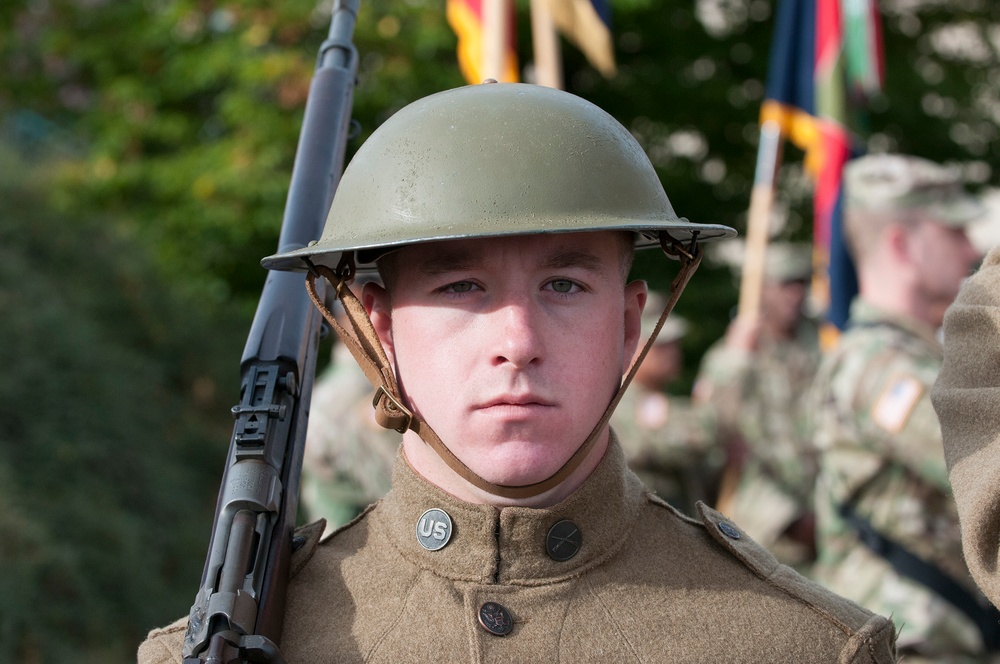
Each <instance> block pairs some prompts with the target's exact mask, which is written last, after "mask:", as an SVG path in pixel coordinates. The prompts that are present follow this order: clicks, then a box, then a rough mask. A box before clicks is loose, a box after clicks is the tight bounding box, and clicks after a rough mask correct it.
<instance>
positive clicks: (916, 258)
mask: <svg viewBox="0 0 1000 664" xmlns="http://www.w3.org/2000/svg"><path fill="white" fill-rule="evenodd" d="M909 249H910V256H911V258H912V260H913V263H914V266H915V268H916V279H917V291H918V295H919V297H920V298H921V300H922V302H923V306H924V307H925V308H926V309H927V310H928V311H929V322H931V323H932V324H934V325H940V324H941V321H942V320H943V319H944V310H945V309H946V308H947V307H948V305H950V304H951V303H952V301H953V300H954V299H955V297H956V296H957V295H958V290H959V288H960V287H961V285H962V281H963V280H964V279H965V278H966V277H968V276H969V275H970V274H971V273H972V270H973V268H974V267H975V265H976V263H977V262H978V261H979V259H980V258H981V256H980V254H979V252H978V250H977V249H976V248H975V247H973V245H972V243H971V242H970V241H969V238H968V236H967V235H966V233H965V229H964V228H954V227H951V226H945V225H944V224H941V223H938V222H936V221H932V220H925V221H922V222H920V223H919V224H918V225H917V226H916V228H915V229H914V230H913V232H912V233H911V234H910V236H909Z"/></svg>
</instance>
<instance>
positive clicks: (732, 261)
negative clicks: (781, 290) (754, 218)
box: [715, 240, 813, 282]
mask: <svg viewBox="0 0 1000 664" xmlns="http://www.w3.org/2000/svg"><path fill="white" fill-rule="evenodd" d="M719 249H720V251H718V252H716V254H715V256H716V260H717V261H719V262H722V263H724V264H727V265H728V266H729V267H730V269H732V271H733V273H734V274H736V275H741V274H742V273H743V265H744V262H745V256H746V246H745V244H744V243H743V242H740V241H739V240H734V241H733V242H727V243H726V244H725V245H720V246H719ZM812 274H813V265H812V247H811V246H809V245H808V244H806V243H804V242H770V243H768V245H767V250H766V251H765V252H764V277H765V278H766V279H767V280H768V281H781V282H788V281H806V280H810V279H812Z"/></svg>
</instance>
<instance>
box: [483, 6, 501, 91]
mask: <svg viewBox="0 0 1000 664" xmlns="http://www.w3.org/2000/svg"><path fill="white" fill-rule="evenodd" d="M506 6H507V0H483V5H482V8H483V79H484V80H485V79H487V78H492V79H495V80H497V81H502V80H504V77H503V71H504V67H503V64H504V62H503V55H504V41H505V36H506V35H507V26H506V25H505V24H506V22H507V11H506ZM480 82H481V81H480Z"/></svg>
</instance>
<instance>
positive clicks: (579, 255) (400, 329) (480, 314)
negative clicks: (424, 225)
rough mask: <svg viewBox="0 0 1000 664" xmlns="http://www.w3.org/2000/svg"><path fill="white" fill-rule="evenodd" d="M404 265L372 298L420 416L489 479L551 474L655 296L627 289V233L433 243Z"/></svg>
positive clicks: (401, 258)
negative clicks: (624, 239)
mask: <svg viewBox="0 0 1000 664" xmlns="http://www.w3.org/2000/svg"><path fill="white" fill-rule="evenodd" d="M393 261H394V265H393V270H392V273H393V276H392V279H391V283H389V284H387V286H388V288H389V289H390V290H389V291H388V292H387V291H385V290H382V289H381V288H379V287H377V286H368V287H366V290H365V297H364V301H365V306H366V308H367V309H368V310H369V313H370V314H371V316H372V322H373V323H374V324H375V327H376V330H377V331H378V333H379V336H380V338H381V339H382V342H383V344H384V345H385V348H386V351H387V353H388V354H389V357H390V359H391V360H392V361H393V362H394V363H395V366H396V371H397V375H398V377H399V380H400V388H401V390H402V392H403V394H404V396H405V398H406V400H407V402H408V404H409V405H410V407H412V408H413V409H414V410H415V411H416V412H417V413H419V415H420V416H421V417H423V418H424V419H425V420H426V421H427V423H428V424H429V425H430V426H431V428H433V429H434V430H435V431H436V432H437V434H438V435H439V436H440V437H441V440H442V441H443V442H444V443H445V445H447V446H448V447H449V449H451V450H452V452H453V453H454V454H455V455H456V456H457V457H458V458H459V459H460V460H461V461H462V462H463V463H465V464H466V465H467V466H469V467H470V468H471V469H472V470H473V471H475V472H476V473H477V474H478V475H480V476H481V477H483V478H485V479H487V480H489V481H491V482H494V483H498V484H517V485H523V484H529V483H533V482H538V481H541V480H544V479H546V478H548V477H549V476H551V475H552V474H553V473H555V472H556V471H557V470H558V469H559V468H560V467H562V465H563V464H565V462H566V461H567V459H569V457H570V456H571V455H572V454H573V452H574V451H576V449H577V448H578V447H579V446H580V445H581V443H583V441H584V440H585V439H586V437H587V435H588V434H589V433H590V431H591V429H593V427H594V426H595V425H596V423H597V421H598V419H599V418H600V416H601V414H602V413H603V412H604V410H605V408H606V407H607V405H608V403H609V402H610V400H611V398H612V396H613V395H614V393H615V391H616V390H617V389H618V386H619V384H620V382H621V377H622V374H623V373H624V371H625V369H626V359H627V358H631V357H632V354H633V352H634V350H635V347H636V343H637V339H638V334H639V326H640V323H639V317H640V314H641V310H642V305H643V303H644V302H645V294H646V287H645V284H644V283H641V282H634V283H632V284H628V285H624V277H623V276H622V267H621V265H622V251H621V242H620V241H619V235H618V234H615V233H606V232H601V233H567V234H552V235H533V236H518V237H510V238H489V239H473V240H455V241H447V242H435V243H427V244H421V245H414V246H411V247H407V248H404V249H402V250H400V251H399V252H398V253H397V254H396V255H395V256H394V257H393ZM602 436H604V437H605V440H606V436H607V432H606V431H605V432H603V433H602ZM418 444H419V445H423V444H422V443H418ZM597 447H599V448H600V449H603V447H604V445H603V444H601V445H598V446H597ZM411 462H412V459H411ZM418 470H419V468H418Z"/></svg>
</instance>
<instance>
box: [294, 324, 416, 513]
mask: <svg viewBox="0 0 1000 664" xmlns="http://www.w3.org/2000/svg"><path fill="white" fill-rule="evenodd" d="M333 354H334V359H333V364H332V365H331V366H330V368H329V369H328V370H327V371H326V372H325V373H324V374H323V375H322V376H321V377H320V378H319V379H318V380H317V381H316V385H315V387H314V388H313V397H312V407H311V410H312V413H311V414H310V416H309V429H308V432H307V433H306V450H305V458H304V459H303V461H302V494H301V499H302V507H303V508H304V509H305V511H306V515H307V516H308V517H309V519H310V520H316V519H326V522H327V530H328V531H329V530H333V529H335V528H337V527H339V526H341V525H343V524H345V523H347V522H348V521H350V520H351V519H353V518H354V517H355V516H357V515H358V514H360V513H361V511H362V510H363V509H364V508H365V507H366V506H368V505H369V504H371V503H374V502H375V501H376V500H378V499H379V498H381V497H382V496H383V495H385V493H386V492H387V491H388V490H389V484H390V477H391V474H392V463H393V460H394V459H395V458H396V450H397V448H398V447H399V444H400V441H401V440H402V436H401V435H400V434H399V433H397V432H395V431H392V430H389V429H383V428H382V427H380V426H379V425H378V423H377V422H376V421H375V414H374V410H373V409H372V405H371V400H372V394H373V392H374V390H373V389H372V386H371V384H370V383H369V382H368V379H367V378H366V377H365V375H364V373H363V372H362V371H361V368H360V367H358V365H357V363H356V362H355V361H354V358H353V357H351V354H350V351H348V350H347V347H346V346H344V345H343V344H340V343H338V344H337V345H336V346H335V347H334V353H333Z"/></svg>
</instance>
